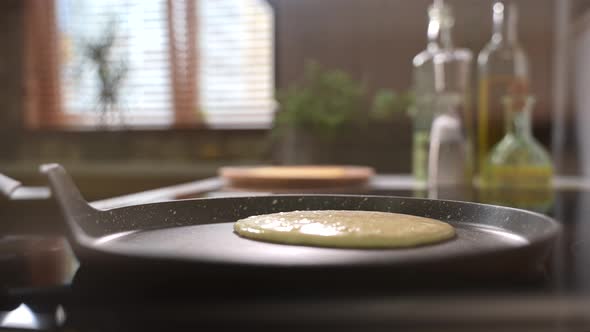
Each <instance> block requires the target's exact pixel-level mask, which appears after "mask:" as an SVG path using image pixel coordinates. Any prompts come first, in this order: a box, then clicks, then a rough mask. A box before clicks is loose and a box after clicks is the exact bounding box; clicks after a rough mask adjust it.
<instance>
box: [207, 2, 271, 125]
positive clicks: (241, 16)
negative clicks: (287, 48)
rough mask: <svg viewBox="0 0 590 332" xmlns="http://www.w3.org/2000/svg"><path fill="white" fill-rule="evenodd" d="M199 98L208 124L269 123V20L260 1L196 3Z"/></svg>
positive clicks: (268, 7)
mask: <svg viewBox="0 0 590 332" xmlns="http://www.w3.org/2000/svg"><path fill="white" fill-rule="evenodd" d="M199 13H200V16H199V26H200V29H199V40H200V43H199V46H200V52H199V54H200V76H199V80H200V84H199V86H200V87H201V89H200V96H201V107H202V109H203V111H204V113H205V114H206V115H207V119H208V121H209V122H210V123H211V124H223V123H225V122H234V123H240V124H242V125H247V124H260V123H268V124H269V123H270V122H271V121H272V115H273V111H274V107H275V103H274V54H273V50H274V21H273V13H272V9H271V8H270V6H269V5H268V3H267V2H266V1H265V0H200V1H199Z"/></svg>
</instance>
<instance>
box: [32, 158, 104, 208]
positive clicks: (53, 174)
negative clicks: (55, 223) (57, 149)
mask: <svg viewBox="0 0 590 332" xmlns="http://www.w3.org/2000/svg"><path fill="white" fill-rule="evenodd" d="M40 170H41V173H43V174H45V175H47V177H48V178H49V186H50V187H51V192H52V194H53V196H54V197H55V199H56V200H57V203H58V204H59V206H60V207H61V209H62V211H63V213H64V216H65V217H66V219H70V218H72V219H75V217H76V216H79V215H84V214H85V213H89V212H96V210H95V209H94V208H93V207H91V206H90V204H88V202H87V201H86V200H85V199H84V197H82V194H81V193H80V190H78V187H77V186H76V185H75V184H74V181H73V180H72V178H71V177H70V175H69V174H68V173H67V172H66V170H65V169H64V168H63V166H61V165H59V164H44V165H41V167H40Z"/></svg>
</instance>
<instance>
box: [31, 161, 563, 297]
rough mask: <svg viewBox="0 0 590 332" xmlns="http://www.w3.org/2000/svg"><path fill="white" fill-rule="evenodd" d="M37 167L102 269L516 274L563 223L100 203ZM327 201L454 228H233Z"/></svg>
mask: <svg viewBox="0 0 590 332" xmlns="http://www.w3.org/2000/svg"><path fill="white" fill-rule="evenodd" d="M41 169H42V172H43V173H45V174H46V175H47V176H48V178H49V183H50V187H51V190H52V193H53V195H54V196H55V198H56V199H57V202H58V205H59V206H60V208H61V211H62V213H63V217H64V219H65V221H66V222H67V225H68V229H69V240H70V242H71V243H72V246H73V249H74V252H75V254H76V255H77V257H78V258H79V260H80V261H81V262H82V265H86V266H93V267H99V268H97V269H96V270H101V271H109V272H108V273H106V274H113V273H119V272H121V271H128V272H129V271H131V272H132V273H134V274H135V275H136V276H139V275H141V276H142V278H144V277H145V276H148V275H162V274H164V275H167V276H169V275H172V274H173V273H179V274H182V275H184V276H188V275H190V276H191V277H190V278H191V279H193V280H209V281H220V280H225V281H228V283H230V284H236V282H237V283H238V284H240V285H242V286H244V285H247V283H248V281H249V280H261V279H264V280H266V281H268V282H271V281H272V282H274V283H276V284H283V285H285V284H288V283H289V282H291V283H293V282H296V283H297V284H298V285H302V284H316V285H317V284H322V283H334V280H338V282H340V283H342V284H346V283H349V282H350V281H352V280H354V281H359V280H365V281H368V282H369V283H373V282H377V280H383V281H385V282H387V281H391V280H393V279H391V278H394V277H395V278H397V277H400V276H402V275H403V276H405V277H406V278H408V279H412V278H414V277H416V276H419V275H420V276H429V277H431V278H432V277H433V276H435V277H436V278H442V277H447V278H449V279H454V278H457V277H465V276H468V277H473V276H479V277H482V276H486V277H492V276H493V277H494V278H496V277H498V276H505V277H506V276H508V277H514V276H515V275H517V274H520V273H522V274H526V273H528V272H530V271H532V270H535V271H538V269H539V267H540V266H542V265H543V263H544V260H545V258H546V256H547V254H548V252H549V250H550V249H551V246H552V243H553V242H554V240H555V238H556V236H557V235H558V233H559V231H560V226H559V224H558V223H557V222H555V221H554V220H552V219H551V218H549V217H546V216H544V215H541V214H537V213H533V212H528V211H524V210H518V209H513V208H507V207H499V206H492V205H484V204H476V203H466V202H458V201H444V200H429V199H417V198H406V197H403V198H402V197H383V196H348V195H268V196H255V197H228V198H207V199H188V200H178V201H169V202H160V203H152V204H143V205H136V206H128V207H123V208H116V209H111V210H97V209H94V208H93V207H91V206H90V205H89V204H88V203H87V202H86V201H85V200H84V198H83V197H82V196H81V194H80V192H79V191H78V189H77V187H76V186H75V184H74V182H73V181H72V179H71V178H70V177H69V176H68V174H67V173H66V171H65V169H64V168H63V167H61V166H60V165H57V164H50V165H44V166H42V168H41ZM327 209H332V210H369V211H385V212H397V213H405V214H412V215H417V216H423V217H430V218H434V219H439V220H442V221H445V222H448V223H450V224H452V225H453V226H454V227H456V231H457V236H456V237H455V238H454V239H452V240H450V241H447V242H443V243H439V244H434V245H427V246H421V247H415V248H405V249H376V250H367V249H362V250H359V249H332V248H319V247H307V246H295V245H282V244H274V243H265V242H259V241H254V240H249V239H245V238H242V237H239V236H237V235H236V234H235V233H234V232H233V228H232V227H233V223H234V222H235V221H236V220H238V219H240V218H245V217H248V216H251V215H257V214H266V213H274V212H280V211H293V210H327ZM115 271H116V272H115ZM138 271H142V272H138ZM140 273H141V274H140Z"/></svg>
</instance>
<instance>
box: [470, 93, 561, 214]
mask: <svg viewBox="0 0 590 332" xmlns="http://www.w3.org/2000/svg"><path fill="white" fill-rule="evenodd" d="M502 101H503V104H504V107H505V117H506V135H504V137H503V138H502V139H501V140H500V142H498V143H497V144H496V145H495V146H494V147H493V148H492V150H491V152H490V155H489V157H488V159H487V162H486V168H485V169H486V173H485V176H484V178H485V181H484V183H485V186H484V187H483V188H481V189H482V201H484V202H486V203H493V204H500V205H511V206H514V207H520V208H526V209H530V210H534V211H538V212H547V209H548V208H549V207H550V206H551V204H552V200H553V193H552V187H551V185H552V176H553V166H552V164H551V158H550V157H549V153H548V152H547V151H546V150H545V148H544V147H543V146H542V145H541V144H540V143H539V142H537V140H536V139H535V138H534V137H533V134H532V129H531V110H532V108H533V105H534V98H533V97H517V98H513V97H509V96H507V97H505V98H503V100H502Z"/></svg>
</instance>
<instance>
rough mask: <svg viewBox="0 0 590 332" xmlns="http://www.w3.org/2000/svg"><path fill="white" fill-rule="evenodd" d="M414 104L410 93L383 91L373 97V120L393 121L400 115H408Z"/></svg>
mask: <svg viewBox="0 0 590 332" xmlns="http://www.w3.org/2000/svg"><path fill="white" fill-rule="evenodd" d="M413 102H414V96H413V95H412V94H411V93H409V92H404V93H399V94H398V93H396V92H395V91H393V90H389V89H381V90H379V91H377V92H376V93H375V96H374V97H373V106H372V107H371V118H372V119H375V120H385V121H387V120H393V119H395V118H396V117H397V116H399V115H400V114H406V112H407V111H408V110H409V109H410V106H411V105H412V104H413Z"/></svg>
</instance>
